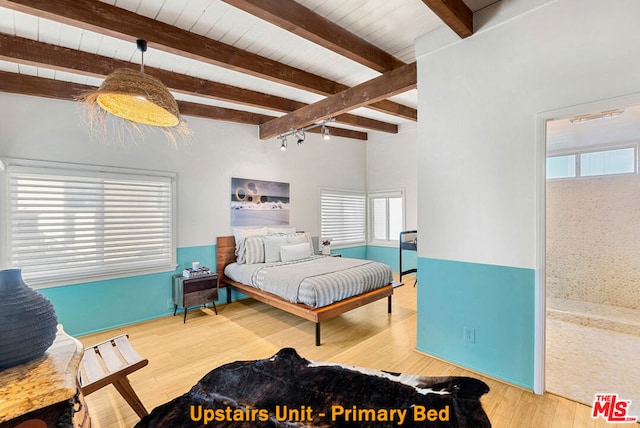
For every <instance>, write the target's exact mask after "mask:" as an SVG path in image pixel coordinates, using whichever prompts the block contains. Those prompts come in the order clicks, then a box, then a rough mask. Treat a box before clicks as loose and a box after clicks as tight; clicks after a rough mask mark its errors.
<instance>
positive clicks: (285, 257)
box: [280, 242, 309, 262]
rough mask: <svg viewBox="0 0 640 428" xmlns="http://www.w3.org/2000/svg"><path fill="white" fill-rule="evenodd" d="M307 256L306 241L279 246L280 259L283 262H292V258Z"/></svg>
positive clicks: (297, 258)
mask: <svg viewBox="0 0 640 428" xmlns="http://www.w3.org/2000/svg"><path fill="white" fill-rule="evenodd" d="M307 257H309V244H308V243H306V242H302V243H300V244H292V245H283V246H281V247H280V259H281V260H282V261H283V262H292V261H294V260H301V259H306V258H307Z"/></svg>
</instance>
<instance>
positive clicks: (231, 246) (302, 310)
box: [216, 233, 402, 346]
mask: <svg viewBox="0 0 640 428" xmlns="http://www.w3.org/2000/svg"><path fill="white" fill-rule="evenodd" d="M285 235H286V236H296V237H298V236H300V233H295V234H291V233H289V234H281V236H285ZM237 236H238V235H236V236H221V237H218V238H217V241H216V250H217V254H216V270H217V274H218V281H219V286H220V287H227V288H228V289H231V290H236V291H238V292H240V293H242V294H244V295H246V296H248V297H251V298H253V299H256V300H258V301H260V302H263V303H266V304H268V305H271V306H273V307H276V308H278V309H281V310H284V311H286V312H289V313H291V314H294V315H297V316H299V317H302V318H304V319H306V320H309V321H312V322H314V323H315V325H316V329H315V330H316V331H315V342H316V346H320V343H321V341H320V323H321V322H323V321H326V320H329V319H331V318H334V317H337V316H339V315H341V314H344V313H345V312H348V311H351V310H353V309H356V308H359V307H361V306H364V305H366V304H369V303H372V302H375V301H377V300H380V299H384V298H385V297H386V298H387V300H388V304H387V311H388V313H391V297H392V295H393V290H394V288H395V287H398V286H400V285H402V283H400V282H394V281H393V280H392V277H391V270H390V268H388V266H387V268H388V275H387V276H386V277H385V279H384V281H382V282H380V281H381V278H382V276H380V275H381V273H380V271H379V270H377V268H378V267H379V266H378V265H382V264H381V263H377V264H376V262H369V261H364V262H366V263H367V265H366V266H365V265H363V264H362V263H359V262H357V261H355V262H354V261H353V260H357V259H345V260H342V261H338V260H337V259H340V258H339V257H335V258H334V257H323V256H313V255H312V254H311V251H310V254H309V257H308V259H309V260H308V262H309V263H310V264H313V266H311V265H309V267H306V266H307V265H305V267H302V263H303V262H301V261H300V259H297V260H289V259H286V260H284V261H282V260H279V261H278V262H273V260H272V259H271V260H270V259H269V246H268V245H267V244H264V248H265V250H263V251H265V255H266V261H267V262H265V263H262V264H259V263H251V262H252V261H256V260H262V259H261V258H260V257H259V256H258V257H255V254H259V253H260V245H259V244H260V241H261V240H260V239H255V240H254V239H252V238H251V239H246V242H245V244H246V247H243V245H236V237H237ZM307 237H308V234H307ZM245 238H246V237H245ZM265 239H268V238H265ZM283 239H284V238H283ZM307 239H310V237H308V238H307ZM292 240H294V238H292ZM254 241H255V248H254V250H255V251H253V252H252V245H251V244H252V243H254ZM294 242H298V241H294ZM296 245H297V246H298V247H300V246H301V245H300V244H291V246H292V247H293V246H296ZM311 248H313V247H311ZM281 250H282V248H281ZM239 252H240V254H241V255H240V257H242V258H245V257H246V259H245V260H242V261H243V263H238V259H239V256H238V255H237V254H239ZM251 254H254V256H251ZM283 254H284V253H283ZM245 255H246V256H245ZM265 255H262V258H264V257H265ZM252 257H253V259H252ZM247 262H250V263H247ZM279 262H282V263H279ZM306 262H307V261H306V260H305V261H304V263H306ZM361 262H362V261H361ZM322 263H327V264H329V265H330V266H332V267H331V268H330V269H338V267H336V266H339V265H345V266H346V265H354V271H357V270H358V269H360V270H362V269H364V270H365V271H366V270H372V271H373V272H374V275H376V276H377V278H376V279H375V281H374V280H370V279H364V280H360V279H358V280H356V281H354V282H356V283H355V284H352V285H353V287H351V286H349V287H346V288H349V289H350V291H351V292H350V293H348V294H346V295H345V294H342V295H338V296H337V297H336V296H329V297H326V296H324V297H323V298H318V296H316V300H319V301H318V302H315V303H317V305H314V302H313V301H309V300H305V298H303V299H302V301H303V302H304V303H301V302H300V301H299V300H298V299H296V298H294V297H293V294H292V292H285V293H284V294H282V293H281V295H277V294H276V293H277V292H279V291H278V290H277V288H279V287H275V286H276V285H277V284H280V283H282V284H286V285H287V286H286V287H285V288H287V289H288V290H291V289H292V288H296V285H295V282H290V280H289V279H288V277H287V276H286V274H282V273H281V272H278V271H276V270H275V269H274V268H273V267H274V266H275V265H281V264H282V265H285V266H283V269H285V270H287V269H288V270H289V271H292V272H294V273H295V275H298V276H299V275H300V274H299V272H300V271H301V270H308V271H309V272H312V276H313V280H317V278H319V276H317V275H319V274H318V272H320V268H319V267H318V266H317V264H322ZM239 264H240V265H244V267H245V268H246V269H245V271H244V272H241V273H238V271H237V270H236V271H234V270H233V269H234V268H238V267H239V266H238V265H239ZM249 265H251V266H250V267H248V268H247V266H249ZM296 265H297V266H296ZM369 265H370V266H369ZM382 266H386V265H382ZM274 271H275V272H274ZM267 274H268V276H269V278H271V279H270V280H269V281H266V280H265V277H266V276H267ZM230 276H231V277H230ZM251 278H253V279H254V280H255V279H257V280H258V281H259V282H260V284H259V286H260V288H256V284H251V282H252V281H250V279H251ZM357 278H364V277H357ZM376 281H377V282H376ZM312 282H313V281H312ZM360 283H364V284H360ZM300 288H304V287H300ZM340 291H341V292H342V291H343V290H340ZM311 294H313V293H312V292H311V293H309V292H307V298H308V297H309V296H310V295H311ZM338 294H340V293H338ZM319 295H322V293H319ZM227 302H228V303H231V293H227Z"/></svg>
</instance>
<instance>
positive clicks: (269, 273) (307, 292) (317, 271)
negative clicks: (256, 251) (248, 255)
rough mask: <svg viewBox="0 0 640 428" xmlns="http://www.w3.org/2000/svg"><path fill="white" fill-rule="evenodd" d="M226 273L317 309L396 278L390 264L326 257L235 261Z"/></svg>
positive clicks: (231, 277) (226, 268)
mask: <svg viewBox="0 0 640 428" xmlns="http://www.w3.org/2000/svg"><path fill="white" fill-rule="evenodd" d="M224 273H225V275H226V276H227V277H228V278H230V279H232V280H233V281H236V282H240V283H242V284H246V285H249V286H252V287H255V288H257V289H260V290H263V291H266V292H269V293H272V294H275V295H277V296H279V297H281V298H283V299H285V300H288V301H290V302H293V303H303V304H305V305H308V306H312V307H315V308H319V307H323V306H327V305H330V304H332V303H335V302H338V301H340V300H344V299H347V298H349V297H352V296H357V295H359V294H362V293H366V292H368V291H372V290H375V289H377V288H380V287H384V286H385V285H387V284H389V283H390V282H391V281H392V279H393V275H392V271H391V267H390V266H388V265H386V264H383V263H379V262H374V261H370V260H361V259H351V258H345V257H324V256H312V257H309V258H306V259H302V260H295V261H290V262H277V263H260V264H240V265H239V264H237V263H231V264H230V265H228V266H227V267H225V270H224Z"/></svg>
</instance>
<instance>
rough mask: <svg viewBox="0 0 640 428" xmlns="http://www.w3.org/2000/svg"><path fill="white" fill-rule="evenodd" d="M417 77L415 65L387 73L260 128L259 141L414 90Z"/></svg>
mask: <svg viewBox="0 0 640 428" xmlns="http://www.w3.org/2000/svg"><path fill="white" fill-rule="evenodd" d="M417 77H418V76H417V69H416V63H415V62H414V63H411V64H408V65H405V66H404V67H402V68H397V69H395V70H393V71H389V72H387V73H385V74H383V75H382V76H379V77H376V78H374V79H371V80H369V81H367V82H364V83H361V84H359V85H357V86H354V87H353V88H349V89H347V90H346V91H343V92H341V93H339V94H336V95H333V96H331V97H327V98H325V99H323V100H320V101H318V102H317V103H314V104H310V105H308V106H305V107H302V108H300V109H298V110H296V111H294V112H292V113H289V114H286V115H284V116H282V117H279V118H277V119H273V120H271V121H269V122H267V123H264V124H262V125H260V139H261V140H266V139H269V138H272V137H275V136H277V135H280V134H282V133H286V132H288V131H289V130H290V129H292V128H293V129H300V128H304V127H306V126H309V125H311V124H312V123H316V122H318V121H321V120H325V119H328V118H330V117H332V116H335V115H338V114H341V113H343V112H345V111H349V110H353V109H355V108H358V107H363V106H366V105H368V104H370V103H373V102H376V101H378V100H380V99H383V98H387V97H390V96H393V95H396V94H399V93H402V92H406V91H408V90H410V89H414V88H415V87H416V84H417Z"/></svg>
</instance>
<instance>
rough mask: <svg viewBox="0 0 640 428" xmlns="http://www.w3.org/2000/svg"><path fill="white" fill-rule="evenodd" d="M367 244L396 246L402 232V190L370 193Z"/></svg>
mask: <svg viewBox="0 0 640 428" xmlns="http://www.w3.org/2000/svg"><path fill="white" fill-rule="evenodd" d="M367 197H368V198H369V243H370V244H373V245H397V244H398V240H399V238H400V232H401V231H402V230H404V190H389V191H381V192H370V193H369V194H368V195H367Z"/></svg>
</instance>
